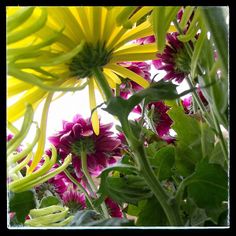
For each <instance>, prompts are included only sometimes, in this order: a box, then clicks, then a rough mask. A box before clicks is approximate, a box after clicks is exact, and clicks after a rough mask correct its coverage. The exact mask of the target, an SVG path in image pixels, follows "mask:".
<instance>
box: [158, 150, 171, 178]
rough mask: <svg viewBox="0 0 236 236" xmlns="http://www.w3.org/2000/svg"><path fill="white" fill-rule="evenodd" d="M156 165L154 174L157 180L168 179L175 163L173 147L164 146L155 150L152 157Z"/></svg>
mask: <svg viewBox="0 0 236 236" xmlns="http://www.w3.org/2000/svg"><path fill="white" fill-rule="evenodd" d="M154 159H155V163H156V165H157V170H156V174H157V177H158V179H159V180H165V179H168V178H169V177H171V176H172V175H173V173H172V170H171V169H172V167H173V165H174V163H175V148H174V147H173V146H166V147H163V148H161V149H160V150H158V151H157V152H156V155H155V157H154Z"/></svg>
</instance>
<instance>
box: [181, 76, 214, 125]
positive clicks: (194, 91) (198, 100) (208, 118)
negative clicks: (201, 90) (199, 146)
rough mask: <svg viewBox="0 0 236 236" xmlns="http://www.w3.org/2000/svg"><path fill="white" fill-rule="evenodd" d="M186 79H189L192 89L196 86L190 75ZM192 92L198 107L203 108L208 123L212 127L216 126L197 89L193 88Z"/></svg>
mask: <svg viewBox="0 0 236 236" xmlns="http://www.w3.org/2000/svg"><path fill="white" fill-rule="evenodd" d="M186 81H187V83H188V86H189V87H190V89H193V88H194V86H193V83H192V81H191V79H190V78H189V77H188V76H187V77H186ZM192 94H193V98H194V99H195V101H196V103H197V105H198V107H199V108H200V110H201V112H202V114H203V117H204V118H205V121H206V122H207V124H208V125H209V126H210V127H214V126H213V124H212V120H211V118H210V117H209V114H208V112H207V110H206V108H205V106H204V104H203V102H202V100H201V98H200V97H199V96H198V94H197V92H196V90H193V91H192Z"/></svg>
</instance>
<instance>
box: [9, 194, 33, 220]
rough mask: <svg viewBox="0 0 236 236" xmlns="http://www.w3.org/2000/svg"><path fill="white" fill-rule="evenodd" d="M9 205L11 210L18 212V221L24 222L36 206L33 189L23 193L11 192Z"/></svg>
mask: <svg viewBox="0 0 236 236" xmlns="http://www.w3.org/2000/svg"><path fill="white" fill-rule="evenodd" d="M9 207H10V212H15V213H16V218H17V221H18V222H20V223H24V222H25V217H26V216H27V215H28V214H29V211H30V210H31V209H33V208H35V207H36V203H35V197H34V193H33V191H31V190H29V191H25V192H21V193H14V192H10V197H9Z"/></svg>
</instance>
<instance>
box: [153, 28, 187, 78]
mask: <svg viewBox="0 0 236 236" xmlns="http://www.w3.org/2000/svg"><path fill="white" fill-rule="evenodd" d="M178 35H179V34H178V33H177V32H174V33H169V34H167V42H168V45H166V47H165V49H164V52H163V53H161V54H160V53H158V54H157V56H158V57H159V59H158V60H154V61H153V65H154V66H155V68H156V69H158V70H165V71H166V75H165V76H164V78H163V79H164V80H175V81H176V82H178V83H181V82H182V81H183V79H184V78H185V77H186V76H187V75H188V74H189V72H190V61H191V59H190V57H189V55H188V53H187V51H186V49H185V47H184V44H183V43H182V42H181V41H179V40H178V38H177V36H178Z"/></svg>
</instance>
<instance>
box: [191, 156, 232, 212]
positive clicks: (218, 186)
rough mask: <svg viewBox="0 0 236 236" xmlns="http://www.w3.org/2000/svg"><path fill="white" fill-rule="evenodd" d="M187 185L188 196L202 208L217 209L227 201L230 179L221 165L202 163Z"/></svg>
mask: <svg viewBox="0 0 236 236" xmlns="http://www.w3.org/2000/svg"><path fill="white" fill-rule="evenodd" d="M187 185H188V186H187V190H188V195H189V196H190V197H191V198H193V199H194V201H195V202H196V204H197V205H198V206H199V207H201V208H209V209H211V208H217V207H220V205H221V204H222V201H227V197H228V191H227V190H228V177H227V172H225V171H224V170H223V168H222V167H221V166H220V165H217V164H209V163H208V162H207V161H206V160H203V161H201V162H200V163H199V164H198V165H197V167H196V171H195V172H194V174H193V175H192V176H191V178H189V179H188V181H187Z"/></svg>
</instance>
